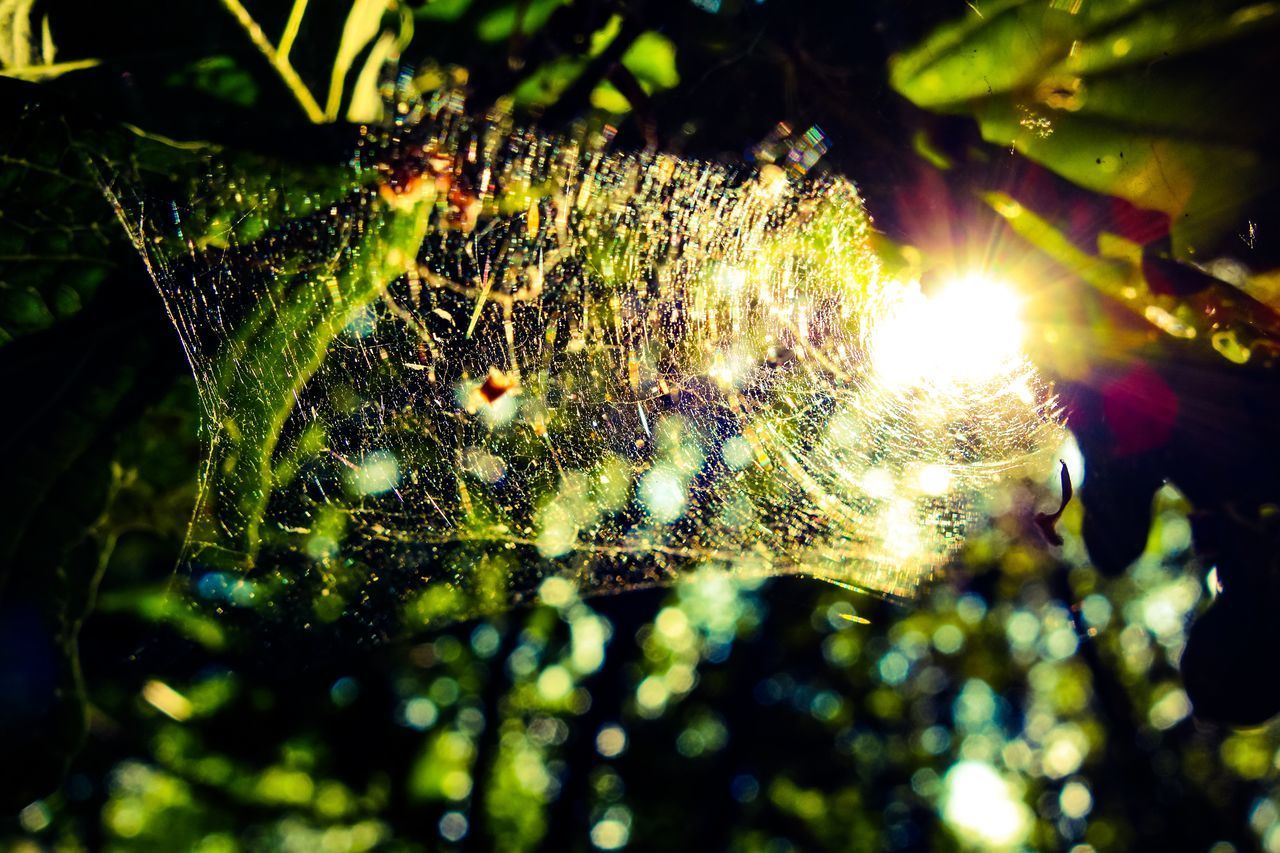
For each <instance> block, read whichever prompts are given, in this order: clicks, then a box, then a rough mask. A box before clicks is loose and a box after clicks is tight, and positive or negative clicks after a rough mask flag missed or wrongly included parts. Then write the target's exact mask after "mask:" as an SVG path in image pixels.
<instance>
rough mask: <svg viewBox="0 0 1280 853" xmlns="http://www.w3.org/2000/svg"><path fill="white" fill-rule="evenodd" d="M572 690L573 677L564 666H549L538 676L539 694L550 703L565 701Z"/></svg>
mask: <svg viewBox="0 0 1280 853" xmlns="http://www.w3.org/2000/svg"><path fill="white" fill-rule="evenodd" d="M572 689H573V677H572V676H571V675H569V670H567V669H565V668H564V667H562V666H558V665H556V666H549V667H547V668H546V669H544V670H543V671H542V675H539V676H538V693H539V694H541V696H542V698H543V699H546V700H547V701H549V702H555V701H557V700H559V699H563V698H564V697H566V696H568V695H569V691H570V690H572Z"/></svg>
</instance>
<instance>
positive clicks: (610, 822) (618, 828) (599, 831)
mask: <svg viewBox="0 0 1280 853" xmlns="http://www.w3.org/2000/svg"><path fill="white" fill-rule="evenodd" d="M618 811H620V810H618V809H616V807H615V808H613V809H609V811H608V812H607V813H606V815H607V816H606V817H605V818H604V819H603V820H601V821H599V822H598V823H596V825H595V826H593V827H591V843H592V844H594V845H595V846H596V847H598V848H600V849H601V850H617V849H618V848H620V847H625V846H626V844H627V840H628V839H629V838H630V837H631V827H630V826H628V821H627V820H626V819H624V815H618V814H617V812H618Z"/></svg>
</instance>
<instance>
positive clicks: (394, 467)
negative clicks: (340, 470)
mask: <svg viewBox="0 0 1280 853" xmlns="http://www.w3.org/2000/svg"><path fill="white" fill-rule="evenodd" d="M399 483H400V463H399V462H398V461H397V460H396V457H395V455H394V454H392V453H390V452H388V451H386V450H376V451H374V452H373V453H369V454H367V455H365V456H364V457H363V458H362V459H361V460H360V463H359V464H358V465H355V466H353V467H351V468H350V469H348V471H347V485H348V486H350V487H351V490H352V491H353V492H355V493H356V494H358V495H377V494H381V493H383V492H386V491H390V490H391V489H394V488H395V487H396V486H397V485H399Z"/></svg>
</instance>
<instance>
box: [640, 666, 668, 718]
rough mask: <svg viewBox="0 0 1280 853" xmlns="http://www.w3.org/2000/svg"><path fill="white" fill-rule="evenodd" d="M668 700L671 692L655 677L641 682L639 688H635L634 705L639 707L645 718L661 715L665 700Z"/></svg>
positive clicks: (652, 676)
mask: <svg viewBox="0 0 1280 853" xmlns="http://www.w3.org/2000/svg"><path fill="white" fill-rule="evenodd" d="M670 698H671V691H670V690H668V689H667V685H666V684H665V683H663V680H662V679H661V678H660V677H658V676H656V675H651V676H649V677H648V678H646V679H645V680H644V681H641V682H640V686H639V687H637V688H636V704H638V705H639V706H640V708H639V710H640V713H641V714H642V715H643V716H646V717H654V716H657V715H658V714H660V713H662V709H663V708H664V707H666V704H667V700H668V699H670Z"/></svg>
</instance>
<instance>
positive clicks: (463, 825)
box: [440, 812, 468, 841]
mask: <svg viewBox="0 0 1280 853" xmlns="http://www.w3.org/2000/svg"><path fill="white" fill-rule="evenodd" d="M467 828H468V827H467V816H466V815H464V814H462V812H445V813H444V815H443V816H442V817H441V818H440V837H441V838H443V839H444V840H445V841H461V840H462V839H463V838H465V837H466V835H467Z"/></svg>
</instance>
